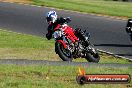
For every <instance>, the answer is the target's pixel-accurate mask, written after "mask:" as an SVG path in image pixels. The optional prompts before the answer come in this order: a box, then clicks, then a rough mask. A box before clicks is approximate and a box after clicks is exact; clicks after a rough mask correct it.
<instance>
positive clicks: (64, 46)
mask: <svg viewBox="0 0 132 88" xmlns="http://www.w3.org/2000/svg"><path fill="white" fill-rule="evenodd" d="M55 30H56V31H54V33H53V38H54V39H55V41H56V42H55V52H56V54H58V55H59V57H60V58H61V59H62V60H63V61H72V60H73V58H74V59H76V58H80V57H81V58H86V60H87V61H89V62H96V63H97V62H99V60H100V56H99V54H98V52H97V50H96V49H95V48H94V46H93V45H92V44H91V43H90V41H89V37H90V34H89V33H86V31H82V30H81V29H79V28H77V29H75V30H73V29H72V28H71V27H69V26H68V25H67V23H65V24H63V25H60V24H58V25H57V27H56V28H55Z"/></svg>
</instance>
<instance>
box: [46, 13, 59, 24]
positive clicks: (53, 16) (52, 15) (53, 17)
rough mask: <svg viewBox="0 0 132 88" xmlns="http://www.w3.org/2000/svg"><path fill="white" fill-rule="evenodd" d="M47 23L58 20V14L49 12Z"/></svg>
mask: <svg viewBox="0 0 132 88" xmlns="http://www.w3.org/2000/svg"><path fill="white" fill-rule="evenodd" d="M46 20H47V22H53V23H54V22H55V21H56V20H57V14H56V12H55V11H49V12H48V13H47V15H46Z"/></svg>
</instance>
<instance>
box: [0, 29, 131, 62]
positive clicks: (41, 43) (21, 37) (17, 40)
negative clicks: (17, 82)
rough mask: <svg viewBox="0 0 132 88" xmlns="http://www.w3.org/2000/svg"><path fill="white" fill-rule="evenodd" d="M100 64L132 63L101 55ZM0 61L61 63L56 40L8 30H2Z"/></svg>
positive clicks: (0, 33)
mask: <svg viewBox="0 0 132 88" xmlns="http://www.w3.org/2000/svg"><path fill="white" fill-rule="evenodd" d="M100 56H101V60H100V63H122V64H125V63H131V62H129V61H127V60H125V59H122V58H116V57H113V56H110V55H106V54H103V53H100ZM0 59H32V60H51V61H60V60H61V59H60V58H59V56H58V55H57V54H56V53H55V50H54V40H50V41H48V40H47V39H46V38H43V37H38V36H33V35H26V34H18V33H15V32H9V31H6V30H0ZM74 61H76V62H86V60H85V59H84V58H78V59H75V60H74Z"/></svg>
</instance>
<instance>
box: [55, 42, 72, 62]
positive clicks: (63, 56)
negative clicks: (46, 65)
mask: <svg viewBox="0 0 132 88" xmlns="http://www.w3.org/2000/svg"><path fill="white" fill-rule="evenodd" d="M64 50H66V49H64V47H63V45H62V44H61V43H59V42H56V43H55V51H56V53H57V54H58V55H59V57H60V58H61V59H62V60H63V61H72V60H73V57H72V54H71V53H70V51H68V50H66V51H67V52H69V55H66V54H65V53H64Z"/></svg>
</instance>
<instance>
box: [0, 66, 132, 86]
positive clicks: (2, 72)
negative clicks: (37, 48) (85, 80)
mask: <svg viewBox="0 0 132 88" xmlns="http://www.w3.org/2000/svg"><path fill="white" fill-rule="evenodd" d="M64 68H65V69H64ZM84 68H85V70H86V73H87V74H130V75H132V71H131V70H132V68H107V67H96V68H93V67H84ZM77 74H78V67H74V66H44V65H41V66H40V65H39V66H38V65H35V66H19V65H0V87H1V88H67V87H68V88H71V87H72V88H80V87H81V88H127V84H88V85H83V86H81V85H78V84H77V83H76V76H77Z"/></svg>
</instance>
